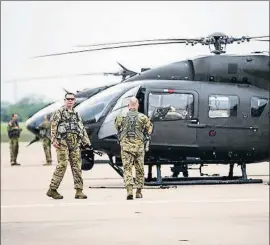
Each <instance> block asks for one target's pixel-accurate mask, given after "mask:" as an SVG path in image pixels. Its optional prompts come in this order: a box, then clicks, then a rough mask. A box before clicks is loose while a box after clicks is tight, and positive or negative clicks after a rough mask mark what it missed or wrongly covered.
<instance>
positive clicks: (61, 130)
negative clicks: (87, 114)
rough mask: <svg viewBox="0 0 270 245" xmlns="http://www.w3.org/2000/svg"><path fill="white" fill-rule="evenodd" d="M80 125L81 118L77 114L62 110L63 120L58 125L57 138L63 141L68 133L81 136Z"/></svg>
mask: <svg viewBox="0 0 270 245" xmlns="http://www.w3.org/2000/svg"><path fill="white" fill-rule="evenodd" d="M78 123H79V116H78V113H77V112H69V111H67V110H65V109H62V110H61V119H60V122H59V124H58V128H57V134H56V138H57V139H63V138H65V136H66V134H68V133H71V134H76V135H79V134H80V132H81V129H80V127H79V125H78Z"/></svg>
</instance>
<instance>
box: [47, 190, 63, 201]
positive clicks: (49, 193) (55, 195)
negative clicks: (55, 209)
mask: <svg viewBox="0 0 270 245" xmlns="http://www.w3.org/2000/svg"><path fill="white" fill-rule="evenodd" d="M47 196H48V197H52V198H53V199H63V196H62V195H60V194H59V193H58V192H57V190H53V189H49V190H48V191H47Z"/></svg>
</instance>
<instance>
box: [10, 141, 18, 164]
mask: <svg viewBox="0 0 270 245" xmlns="http://www.w3.org/2000/svg"><path fill="white" fill-rule="evenodd" d="M9 150H10V163H11V164H14V163H16V162H17V156H18V153H19V139H18V138H11V139H9Z"/></svg>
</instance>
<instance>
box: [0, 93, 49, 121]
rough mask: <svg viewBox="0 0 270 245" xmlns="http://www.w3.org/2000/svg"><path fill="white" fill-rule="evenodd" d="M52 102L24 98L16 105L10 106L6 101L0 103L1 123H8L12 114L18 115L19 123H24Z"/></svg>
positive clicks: (39, 98)
mask: <svg viewBox="0 0 270 245" xmlns="http://www.w3.org/2000/svg"><path fill="white" fill-rule="evenodd" d="M51 103H52V102H49V101H46V100H45V99H44V98H41V97H35V96H31V97H24V98H22V99H20V100H19V101H18V102H17V103H15V104H11V103H9V102H7V101H1V122H8V121H10V119H11V115H12V114H13V113H16V114H18V117H19V118H18V119H19V121H20V122H25V121H26V120H27V119H28V118H29V117H31V116H32V115H33V114H34V113H35V112H37V111H39V110H40V109H41V108H43V107H45V106H46V105H48V104H51Z"/></svg>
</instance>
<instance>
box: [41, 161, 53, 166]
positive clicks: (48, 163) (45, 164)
mask: <svg viewBox="0 0 270 245" xmlns="http://www.w3.org/2000/svg"><path fill="white" fill-rule="evenodd" d="M42 165H43V166H51V165H52V162H47V163H44V164H42Z"/></svg>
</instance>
